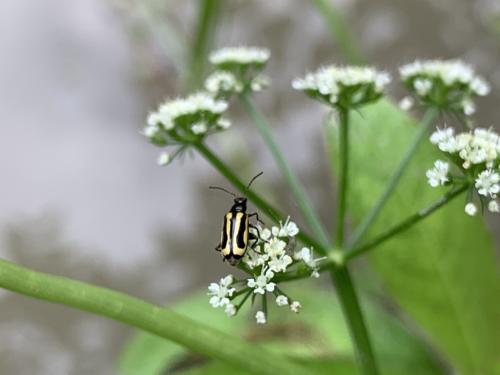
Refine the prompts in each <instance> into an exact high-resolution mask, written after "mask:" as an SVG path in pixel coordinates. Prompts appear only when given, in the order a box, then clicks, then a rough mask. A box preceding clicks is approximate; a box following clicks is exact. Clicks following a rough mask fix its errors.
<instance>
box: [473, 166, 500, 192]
mask: <svg viewBox="0 0 500 375" xmlns="http://www.w3.org/2000/svg"><path fill="white" fill-rule="evenodd" d="M499 182H500V175H499V174H498V173H496V172H493V171H492V170H491V169H487V170H485V171H482V172H481V173H480V174H479V175H478V176H477V178H476V184H475V186H476V189H477V192H478V193H479V194H481V195H484V196H485V197H494V196H496V194H498V193H499V192H500V184H499Z"/></svg>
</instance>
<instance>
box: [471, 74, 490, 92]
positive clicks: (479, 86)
mask: <svg viewBox="0 0 500 375" xmlns="http://www.w3.org/2000/svg"><path fill="white" fill-rule="evenodd" d="M470 88H471V90H472V91H474V93H475V94H476V95H479V96H485V95H488V94H489V93H490V85H489V84H488V82H486V81H485V80H484V79H482V78H481V77H476V78H474V79H473V80H472V82H471V83H470Z"/></svg>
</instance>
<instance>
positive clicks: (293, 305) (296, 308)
mask: <svg viewBox="0 0 500 375" xmlns="http://www.w3.org/2000/svg"><path fill="white" fill-rule="evenodd" d="M301 308H302V305H301V304H300V302H299V301H293V302H292V303H291V305H290V310H292V311H293V312H294V313H298V312H299V311H300V309H301Z"/></svg>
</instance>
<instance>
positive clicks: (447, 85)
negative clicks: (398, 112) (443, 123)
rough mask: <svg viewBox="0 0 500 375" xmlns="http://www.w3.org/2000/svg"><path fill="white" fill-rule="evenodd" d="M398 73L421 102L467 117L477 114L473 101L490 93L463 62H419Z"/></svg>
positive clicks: (486, 85)
mask: <svg viewBox="0 0 500 375" xmlns="http://www.w3.org/2000/svg"><path fill="white" fill-rule="evenodd" d="M399 72H400V75H401V80H402V81H403V83H404V84H405V85H406V87H407V88H408V89H409V90H410V91H411V92H412V93H413V94H414V95H415V96H416V97H417V98H418V99H419V100H420V101H421V102H423V103H425V104H428V105H432V106H436V107H438V108H441V109H445V110H450V111H455V112H459V113H463V114H465V115H471V114H473V113H474V112H475V104H474V101H473V99H474V97H476V96H484V95H487V94H488V93H489V91H490V86H489V85H488V83H487V82H486V81H485V80H484V79H483V78H482V77H480V76H479V75H477V74H476V73H475V72H474V69H473V68H472V67H471V66H470V65H468V64H465V63H464V62H462V61H460V60H424V61H421V60H417V61H415V62H413V63H410V64H407V65H403V66H402V67H401V68H400V69H399Z"/></svg>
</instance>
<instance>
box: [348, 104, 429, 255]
mask: <svg viewBox="0 0 500 375" xmlns="http://www.w3.org/2000/svg"><path fill="white" fill-rule="evenodd" d="M438 114H439V111H438V109H436V108H430V109H428V110H427V112H426V113H425V115H424V118H423V119H422V122H421V123H420V125H419V128H418V130H417V132H416V134H415V136H414V137H413V139H412V141H411V143H410V145H409V147H408V149H407V150H406V153H405V155H404V156H403V159H402V160H401V162H400V163H399V165H398V168H397V169H396V171H395V172H394V174H393V175H392V177H391V178H390V180H389V181H388V182H387V185H386V187H385V190H384V191H383V193H382V195H381V196H380V197H379V199H378V200H377V202H376V203H375V206H373V208H372V209H371V211H370V212H369V213H368V215H366V217H365V218H364V220H363V221H362V222H361V224H360V225H359V227H358V228H356V230H355V231H354V233H353V234H352V237H351V238H350V239H349V241H348V245H347V248H352V247H354V246H356V245H357V244H358V243H359V242H360V241H361V240H362V239H363V237H364V235H365V234H366V233H367V232H368V230H369V229H370V227H371V225H372V224H373V223H374V221H375V220H376V219H377V217H378V215H379V214H380V212H381V211H382V208H383V207H384V206H385V204H386V203H387V201H388V200H389V198H390V197H391V195H392V193H393V192H394V190H395V189H396V187H397V185H398V183H399V181H400V180H401V177H402V176H403V174H404V172H405V170H406V168H407V167H408V164H409V163H410V161H411V159H412V158H413V155H415V152H416V151H417V149H418V146H419V145H420V143H422V140H423V139H424V136H425V135H426V134H427V132H428V129H429V127H430V125H431V124H432V123H433V122H434V120H435V119H436V117H437V116H438Z"/></svg>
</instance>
